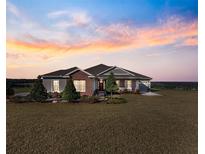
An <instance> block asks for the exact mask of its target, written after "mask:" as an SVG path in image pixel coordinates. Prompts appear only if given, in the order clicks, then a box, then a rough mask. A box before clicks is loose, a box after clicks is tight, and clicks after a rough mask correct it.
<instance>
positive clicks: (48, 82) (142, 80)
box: [41, 64, 152, 96]
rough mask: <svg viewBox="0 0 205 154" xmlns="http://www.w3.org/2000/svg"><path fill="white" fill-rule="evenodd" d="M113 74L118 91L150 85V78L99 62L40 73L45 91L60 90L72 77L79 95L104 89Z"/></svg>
mask: <svg viewBox="0 0 205 154" xmlns="http://www.w3.org/2000/svg"><path fill="white" fill-rule="evenodd" d="M111 72H112V73H113V74H114V77H115V79H116V83H117V85H118V87H119V91H125V90H127V91H137V90H140V91H144V90H147V89H149V88H150V87H151V83H150V80H151V79H152V78H150V77H148V76H145V75H142V74H138V73H135V72H133V71H130V70H127V69H124V68H120V67H117V66H107V65H104V64H99V65H96V66H93V67H90V68H87V69H85V70H82V69H80V68H78V67H72V68H69V69H65V70H58V71H54V72H51V73H47V74H44V75H41V79H42V80H43V85H44V87H45V88H46V89H47V92H62V91H63V90H64V88H65V86H66V83H67V80H68V79H70V78H71V79H72V80H73V83H74V86H75V88H76V90H77V91H78V92H80V94H81V95H88V96H91V95H93V94H94V92H95V91H96V90H97V91H105V83H106V79H107V77H108V76H109V75H110V73H111Z"/></svg>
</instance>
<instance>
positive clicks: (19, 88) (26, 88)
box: [14, 87, 31, 94]
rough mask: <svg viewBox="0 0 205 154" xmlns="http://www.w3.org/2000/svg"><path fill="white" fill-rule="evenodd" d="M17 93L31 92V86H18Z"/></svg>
mask: <svg viewBox="0 0 205 154" xmlns="http://www.w3.org/2000/svg"><path fill="white" fill-rule="evenodd" d="M14 91H15V94H16V93H23V92H30V91H31V87H18V88H14Z"/></svg>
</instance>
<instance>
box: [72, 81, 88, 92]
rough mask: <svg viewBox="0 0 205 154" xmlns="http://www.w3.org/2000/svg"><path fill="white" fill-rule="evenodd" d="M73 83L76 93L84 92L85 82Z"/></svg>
mask: <svg viewBox="0 0 205 154" xmlns="http://www.w3.org/2000/svg"><path fill="white" fill-rule="evenodd" d="M73 83H74V86H75V89H76V91H77V92H85V80H74V81H73Z"/></svg>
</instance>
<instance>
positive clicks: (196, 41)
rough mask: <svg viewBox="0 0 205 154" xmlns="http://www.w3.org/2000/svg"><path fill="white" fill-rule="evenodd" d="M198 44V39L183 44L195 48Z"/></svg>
mask: <svg viewBox="0 0 205 154" xmlns="http://www.w3.org/2000/svg"><path fill="white" fill-rule="evenodd" d="M197 44H198V39H197V38H188V39H186V40H185V41H184V42H183V45H187V46H195V45H197Z"/></svg>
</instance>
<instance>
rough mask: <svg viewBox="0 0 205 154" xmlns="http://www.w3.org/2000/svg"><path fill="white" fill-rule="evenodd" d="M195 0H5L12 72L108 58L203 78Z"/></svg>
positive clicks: (30, 73) (161, 73)
mask: <svg viewBox="0 0 205 154" xmlns="http://www.w3.org/2000/svg"><path fill="white" fill-rule="evenodd" d="M197 11H198V2H197V0H157V1H153V0H112V1H111V0H29V1H28V0H9V1H8V0H7V78H36V77H37V76H38V75H40V74H45V73H48V72H51V71H55V70H59V69H67V68H69V67H73V66H78V67H80V68H82V69H85V68H87V67H90V66H93V65H97V64H100V63H104V64H106V65H116V66H120V67H123V68H126V69H129V70H132V71H135V72H137V73H142V74H144V75H147V76H150V77H152V78H153V80H154V81H197V80H198V79H197V78H198V75H197V67H198V66H197V54H198V53H197V50H198V42H197V37H198V32H197V26H198V25H197V20H198V14H197Z"/></svg>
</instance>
